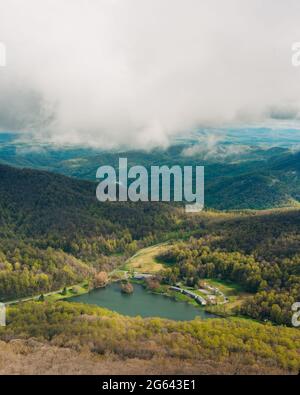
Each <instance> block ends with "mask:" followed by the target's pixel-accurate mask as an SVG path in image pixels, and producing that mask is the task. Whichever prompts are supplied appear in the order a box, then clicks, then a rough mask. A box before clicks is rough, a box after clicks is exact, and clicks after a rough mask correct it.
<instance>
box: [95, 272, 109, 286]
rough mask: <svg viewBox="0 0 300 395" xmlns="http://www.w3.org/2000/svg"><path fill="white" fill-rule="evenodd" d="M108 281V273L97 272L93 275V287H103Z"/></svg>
mask: <svg viewBox="0 0 300 395" xmlns="http://www.w3.org/2000/svg"><path fill="white" fill-rule="evenodd" d="M107 283H108V275H107V273H106V272H99V273H97V274H96V275H95V278H94V287H95V288H101V287H105V286H106V285H107Z"/></svg>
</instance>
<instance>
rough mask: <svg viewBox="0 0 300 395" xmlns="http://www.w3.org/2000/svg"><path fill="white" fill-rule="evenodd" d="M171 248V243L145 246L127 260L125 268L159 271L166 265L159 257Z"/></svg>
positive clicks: (139, 271)
mask: <svg viewBox="0 0 300 395" xmlns="http://www.w3.org/2000/svg"><path fill="white" fill-rule="evenodd" d="M169 248H170V244H159V245H156V246H152V247H148V248H144V249H142V250H140V251H139V252H137V253H136V254H135V255H134V256H133V257H131V258H130V259H129V260H128V261H127V262H126V264H125V268H124V269H125V270H129V271H135V272H138V273H149V274H152V273H157V272H159V271H160V270H162V269H164V268H165V267H166V265H165V264H163V263H162V262H159V260H158V259H157V257H158V256H159V255H160V254H161V253H162V252H165V251H167V250H168V249H169Z"/></svg>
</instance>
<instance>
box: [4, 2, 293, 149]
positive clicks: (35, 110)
mask: <svg viewBox="0 0 300 395" xmlns="http://www.w3.org/2000/svg"><path fill="white" fill-rule="evenodd" d="M299 19H300V3H299V1H298V0H286V1H284V2H283V1H281V0H264V1H261V0H227V1H224V0H201V1H200V0H151V1H149V0H64V1H61V0H26V1H24V0H0V41H2V42H3V43H4V44H5V45H6V48H7V66H6V67H5V68H1V69H0V129H2V130H10V131H22V132H24V133H30V134H33V135H34V136H35V137H38V138H40V139H41V140H45V141H46V140H48V141H49V140H50V141H53V142H56V143H61V144H66V143H73V144H81V145H83V144H86V145H91V146H95V147H103V148H108V147H120V146H131V147H143V148H145V147H153V146H166V145H168V143H169V141H170V139H171V138H172V137H173V136H175V135H180V134H181V135H182V134H184V133H187V132H190V131H192V130H195V129H197V128H198V127H201V126H218V125H226V124H233V123H235V122H237V123H242V122H245V123H249V122H252V121H253V122H260V121H265V120H266V119H267V118H268V117H273V118H274V119H276V118H282V117H283V116H284V118H286V117H292V118H294V119H296V120H297V119H298V118H299V114H300V89H299V86H300V68H295V67H293V66H292V64H291V57H292V52H291V46H292V44H293V43H294V42H296V41H300V24H299Z"/></svg>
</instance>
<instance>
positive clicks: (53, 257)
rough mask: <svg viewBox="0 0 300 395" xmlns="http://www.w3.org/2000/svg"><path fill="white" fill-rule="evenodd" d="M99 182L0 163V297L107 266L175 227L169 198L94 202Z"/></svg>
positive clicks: (78, 278)
mask: <svg viewBox="0 0 300 395" xmlns="http://www.w3.org/2000/svg"><path fill="white" fill-rule="evenodd" d="M95 190H96V184H94V183H90V182H85V181H79V180H74V179H71V178H68V177H65V176H60V175H55V174H51V173H48V172H41V171H36V170H28V169H24V170H23V169H15V168H12V167H8V166H0V258H1V261H0V265H1V271H0V279H1V280H0V298H1V299H4V298H5V299H7V298H13V297H19V296H25V295H32V294H36V293H39V292H47V291H51V290H54V289H59V288H60V287H61V286H65V285H70V284H74V283H77V282H80V281H82V280H83V279H85V278H87V277H89V276H93V274H94V272H95V271H99V270H109V269H112V268H113V267H116V266H117V265H119V264H120V262H122V260H124V259H125V258H126V256H129V255H131V254H133V253H134V252H135V251H136V250H137V248H138V245H139V243H141V244H142V243H151V242H154V241H155V240H157V239H158V240H159V237H160V235H161V233H162V232H166V231H172V229H174V228H175V225H176V221H175V219H176V209H174V208H172V207H171V206H169V205H166V204H160V203H158V204H155V205H152V204H150V203H149V204H130V203H129V204H124V203H117V202H116V203H107V204H106V203H99V202H98V201H97V200H96V194H95Z"/></svg>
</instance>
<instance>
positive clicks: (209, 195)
mask: <svg viewBox="0 0 300 395" xmlns="http://www.w3.org/2000/svg"><path fill="white" fill-rule="evenodd" d="M2 137H3V141H1V134H0V162H1V163H3V164H9V165H12V166H19V167H21V168H23V167H27V168H34V169H39V170H46V171H50V172H55V173H59V174H64V175H67V176H71V177H75V178H78V179H84V180H89V181H95V176H96V171H97V169H98V167H99V166H102V165H112V166H114V167H115V168H116V169H117V168H118V159H119V157H125V158H128V166H129V167H131V166H134V165H142V166H145V167H146V168H147V169H149V168H150V166H153V165H156V166H157V165H159V166H163V165H167V166H169V167H171V166H172V165H180V166H196V165H198V166H205V192H206V201H205V203H206V207H208V208H213V209H219V210H227V209H230V210H234V209H259V210H261V209H271V208H276V207H290V206H297V205H299V202H300V169H299V163H300V156H299V152H297V151H295V150H293V145H289V146H276V147H275V146H272V140H270V141H269V145H268V139H266V141H265V140H264V139H263V142H264V144H265V145H259V143H257V144H258V145H257V146H255V145H250V144H249V141H248V140H247V144H248V145H245V144H244V143H243V145H240V144H237V142H236V141H235V138H233V137H232V141H231V140H230V141H228V142H226V143H224V144H221V145H217V146H213V147H206V145H205V142H203V147H202V146H201V144H200V143H197V141H193V142H190V141H188V140H187V141H181V142H177V143H176V144H175V143H174V144H173V145H171V146H170V147H169V148H167V149H152V150H149V151H145V150H125V149H123V150H115V151H113V150H112V151H103V150H100V149H98V150H97V149H91V148H78V147H55V146H51V145H46V146H44V145H38V144H37V145H30V144H29V145H28V142H27V143H26V142H23V143H22V142H18V140H14V138H13V137H12V136H9V135H8V136H7V135H5V134H2ZM239 139H240V140H241V142H243V137H242V134H241V136H239ZM254 140H255V139H254Z"/></svg>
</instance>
